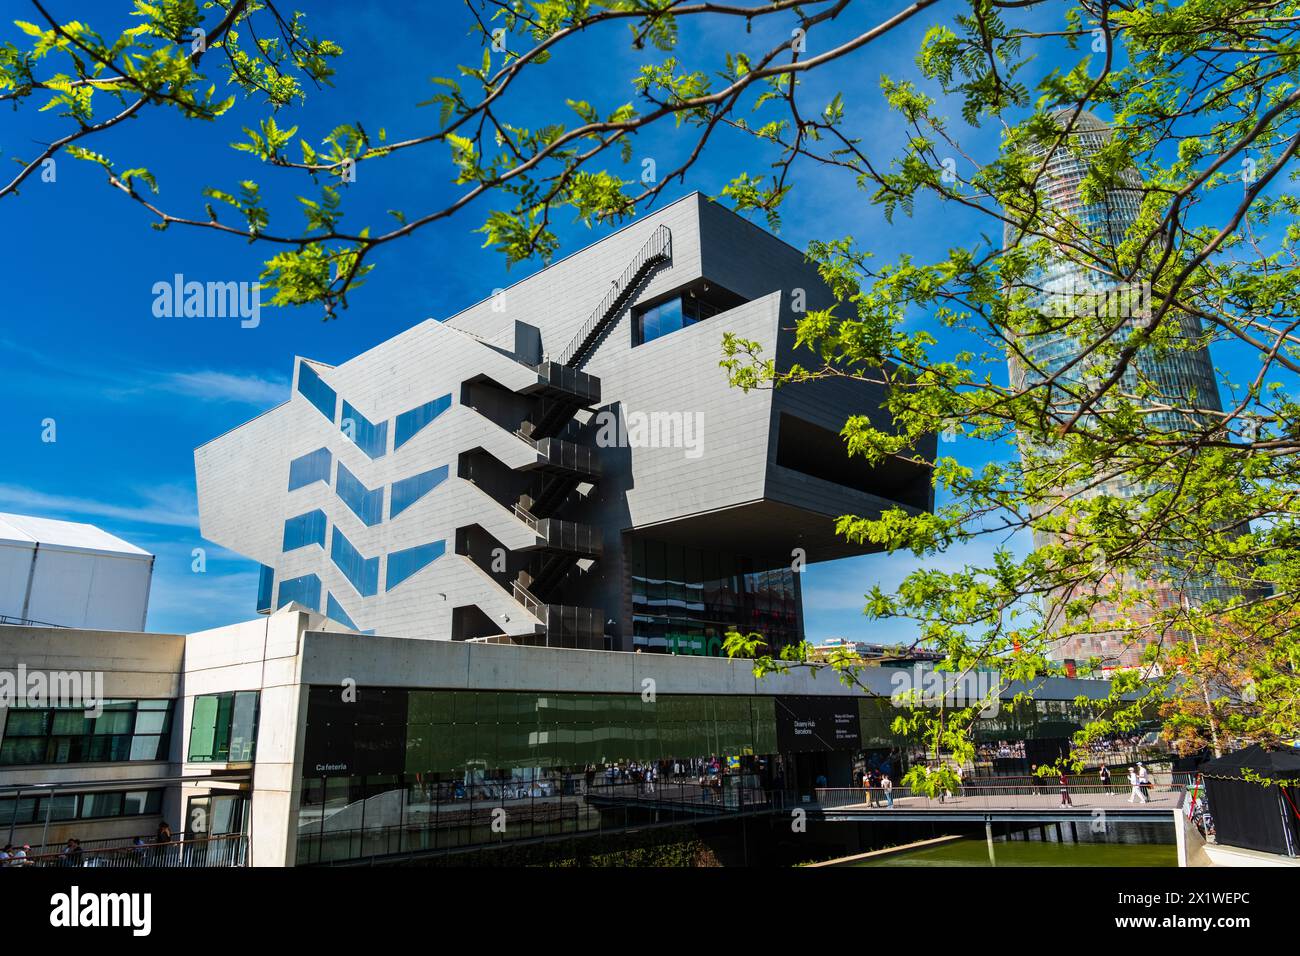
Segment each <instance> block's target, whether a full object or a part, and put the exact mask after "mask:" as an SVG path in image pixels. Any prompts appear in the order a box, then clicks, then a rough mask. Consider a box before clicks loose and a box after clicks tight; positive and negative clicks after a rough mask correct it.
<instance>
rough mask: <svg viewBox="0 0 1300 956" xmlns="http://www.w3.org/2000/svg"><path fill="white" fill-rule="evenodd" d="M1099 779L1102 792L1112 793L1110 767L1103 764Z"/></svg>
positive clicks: (1098, 775)
mask: <svg viewBox="0 0 1300 956" xmlns="http://www.w3.org/2000/svg"><path fill="white" fill-rule="evenodd" d="M1097 778H1098V779H1099V780H1100V781H1101V792H1102V793H1110V767H1107V766H1106V765H1105V764H1102V765H1101V772H1100V773H1098V774H1097Z"/></svg>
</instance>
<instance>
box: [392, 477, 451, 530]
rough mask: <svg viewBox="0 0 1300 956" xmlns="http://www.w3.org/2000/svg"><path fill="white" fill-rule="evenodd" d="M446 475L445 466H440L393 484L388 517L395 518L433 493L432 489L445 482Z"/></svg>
mask: <svg viewBox="0 0 1300 956" xmlns="http://www.w3.org/2000/svg"><path fill="white" fill-rule="evenodd" d="M447 473H448V472H447V466H446V465H442V466H440V467H438V468H435V469H433V471H426V472H424V473H422V474H419V475H413V476H411V477H410V478H403V479H402V480H401V481H395V482H393V494H392V499H391V501H390V502H389V505H388V508H389V513H388V517H390V518H396V517H397V516H398V515H400V514H401V513H402V512H403V511H405V510H406V509H407V508H409V507H411V505H413V504H415V503H416V502H417V501H419V500H420V499H421V498H423V497H424V496H425V495H427V494H428V493H429V492H431V491H433V489H434V488H437V487H438V486H439V485H440V484H442V483H443V482H444V481H446V480H447Z"/></svg>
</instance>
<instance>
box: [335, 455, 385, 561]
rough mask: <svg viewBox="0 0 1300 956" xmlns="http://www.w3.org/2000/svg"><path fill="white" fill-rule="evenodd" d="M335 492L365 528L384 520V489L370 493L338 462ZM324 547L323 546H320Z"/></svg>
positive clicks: (377, 489) (379, 488) (381, 487)
mask: <svg viewBox="0 0 1300 956" xmlns="http://www.w3.org/2000/svg"><path fill="white" fill-rule="evenodd" d="M335 491H336V492H337V494H338V496H339V497H340V498H341V499H342V500H343V503H344V504H345V505H347V506H348V507H349V508H351V509H352V513H353V514H354V515H356V516H357V517H358V518H360V519H361V520H362V522H364V523H365V524H366V526H367V527H373V526H374V525H377V524H379V522H381V521H383V520H384V489H383V486H382V485H381V486H380V487H378V488H376V489H375V490H374V491H371V490H370V489H369V488H367V487H366V486H365V485H363V484H362V483H361V482H360V481H359V480H358V479H357V477H356V475H354V474H352V472H350V471H348V470H347V468H346V467H344V465H343V462H339V476H338V481H337V483H336V487H335ZM321 546H322V547H324V544H323V543H322V545H321Z"/></svg>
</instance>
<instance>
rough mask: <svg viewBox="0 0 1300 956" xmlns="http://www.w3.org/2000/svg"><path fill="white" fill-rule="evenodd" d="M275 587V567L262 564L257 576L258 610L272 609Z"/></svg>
mask: <svg viewBox="0 0 1300 956" xmlns="http://www.w3.org/2000/svg"><path fill="white" fill-rule="evenodd" d="M274 588H275V569H274V568H268V567H267V566H266V565H265V564H263V565H262V566H261V571H260V572H259V574H258V578H257V610H258V611H259V612H260V611H269V610H271V595H272V593H273V589H274Z"/></svg>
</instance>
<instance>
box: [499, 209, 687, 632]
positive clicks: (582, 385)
mask: <svg viewBox="0 0 1300 956" xmlns="http://www.w3.org/2000/svg"><path fill="white" fill-rule="evenodd" d="M671 258H672V233H671V232H670V231H669V229H668V227H667V226H659V227H658V228H657V229H656V230H655V231H654V233H653V234H652V235H651V236H650V239H649V240H648V241H647V242H646V243H645V245H644V246H642V248H641V250H640V251H639V252H638V253H637V255H636V257H635V258H634V259H633V260H632V261H631V262H630V263H629V264H628V266H627V268H626V269H624V270H623V274H622V275H621V276H619V278H618V279H616V280H615V281H614V283H613V285H612V286H611V287H610V290H609V292H608V293H606V295H605V297H604V298H603V299H602V300H601V302H600V304H599V305H597V306H596V309H595V310H594V311H593V312H592V314H591V316H590V317H589V318H588V319H587V321H586V322H584V323H583V325H582V327H581V328H580V329H579V330H578V332H577V334H576V335H575V336H574V338H573V340H572V341H571V342H570V343H569V345H568V347H567V348H565V350H564V351H563V352H562V353H561V356H560V360H559V361H558V362H555V361H547V360H544V361H542V362H541V363H540V364H538V365H537V366H535V367H534V370H535V371H536V372H537V383H536V384H535V385H529V386H527V387H525V388H523V389H520V394H522V395H529V396H532V397H533V398H534V400H535V401H534V409H533V412H532V414H531V415H530V416H529V418H528V419H527V420H526V421H524V422H523V423H522V424H521V425H520V427H519V430H518V431H517V432H516V434H517V436H518V437H519V438H521V439H523V440H524V441H525V442H527V443H528V444H530V445H531V446H532V447H533V448H534V449H535V450H536V452H537V461H536V463H534V464H531V465H529V466H528V467H527V469H526V470H527V471H529V472H533V473H534V474H536V476H537V480H536V481H535V483H534V486H533V488H532V489H530V492H529V493H528V494H524V495H521V496H520V498H519V500H518V501H516V502H515V505H514V508H513V512H514V516H515V517H516V518H517V519H518V520H519V521H521V522H522V523H523V524H525V525H527V526H528V528H529V529H530V530H532V531H533V533H534V535H535V538H536V544H534V545H530V546H528V547H525V548H522V549H519V550H521V551H523V552H527V553H531V554H532V558H531V560H530V562H529V565H528V568H527V570H524V571H520V572H519V574H518V576H517V577H516V578H515V580H514V581H513V582H512V586H511V591H512V593H513V596H514V598H515V600H516V601H518V602H519V603H520V604H522V605H523V606H524V607H525V608H526V609H527V610H528V611H529V613H531V614H532V615H533V616H534V617H536V618H537V619H538V620H540V621H541V622H542V623H543V625H544V626H545V629H546V634H545V639H544V640H545V644H546V645H547V646H549V647H586V648H596V649H600V648H603V647H604V632H605V615H604V612H603V610H601V609H600V608H588V607H576V606H572V605H565V604H559V603H555V598H556V596H557V594H558V592H559V589H560V588H561V586H562V585H563V584H564V582H565V581H566V580H567V579H568V578H569V576H570V575H571V574H572V573H573V571H574V570H575V569H576V568H578V567H579V562H582V561H596V560H599V558H600V556H601V534H600V531H599V529H597V528H593V527H591V526H590V525H586V524H582V523H579V522H575V521H566V520H564V519H562V518H560V517H558V516H557V515H558V512H559V511H560V510H561V509H562V508H563V507H564V505H565V504H566V502H568V501H569V499H570V496H571V495H572V494H573V492H574V491H575V490H576V489H577V488H578V486H579V485H580V484H583V483H587V484H595V483H596V482H597V481H598V480H599V478H600V460H599V458H598V457H597V455H596V450H595V449H594V448H592V447H591V446H590V445H589V444H587V443H586V441H584V440H583V439H582V438H580V436H581V435H582V429H581V428H580V427H579V426H578V423H577V422H576V421H575V419H574V416H575V415H576V414H577V413H578V412H579V411H580V410H583V409H591V408H594V407H595V406H597V405H599V404H600V379H598V378H596V377H595V376H594V375H588V374H587V373H585V372H583V371H580V366H581V365H582V363H583V362H585V361H586V360H587V359H588V358H590V356H591V354H592V353H593V352H594V351H595V349H596V346H597V345H598V344H599V342H600V340H601V338H602V336H603V335H604V334H605V333H606V332H607V331H608V329H609V327H610V326H611V325H612V324H613V322H614V321H615V320H617V318H618V317H619V315H620V314H621V313H622V312H623V310H624V309H625V308H626V307H627V305H628V304H629V303H630V302H631V301H632V299H633V297H634V296H635V295H636V293H637V290H638V289H639V288H640V286H641V284H642V283H643V282H644V280H645V279H646V277H647V276H648V275H649V273H650V272H651V271H652V270H653V269H654V268H655V267H656V266H658V265H659V264H661V263H664V262H668V261H670V260H671ZM562 434H563V436H564V437H561V435H562ZM575 439H576V440H575Z"/></svg>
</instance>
